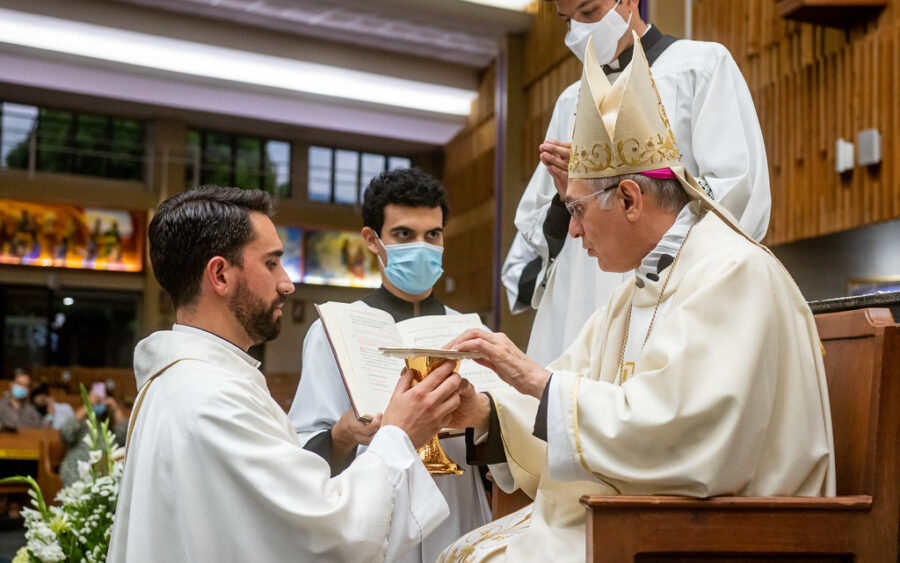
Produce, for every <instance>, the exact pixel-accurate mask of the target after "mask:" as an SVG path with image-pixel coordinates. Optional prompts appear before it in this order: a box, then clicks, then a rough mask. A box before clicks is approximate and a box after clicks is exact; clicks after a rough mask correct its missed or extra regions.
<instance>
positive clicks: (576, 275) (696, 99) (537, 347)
mask: <svg viewBox="0 0 900 563" xmlns="http://www.w3.org/2000/svg"><path fill="white" fill-rule="evenodd" d="M651 69H652V71H653V78H654V80H655V81H656V86H657V88H658V90H659V95H660V97H661V99H662V102H663V106H664V107H665V108H666V113H667V114H668V117H669V121H670V123H671V127H672V131H673V132H674V134H675V140H676V142H677V143H678V147H679V148H680V149H681V150H682V151H683V153H684V154H683V157H682V159H681V160H682V162H683V163H684V166H685V168H687V170H688V171H689V172H690V173H691V174H692V175H693V176H694V177H695V178H697V179H698V180H700V181H701V183H705V184H706V185H708V187H709V188H710V190H711V191H712V194H713V197H714V199H716V200H717V201H719V202H720V203H722V204H723V205H724V206H725V207H726V208H727V209H728V210H729V211H731V213H732V214H733V215H734V216H735V217H736V218H737V219H738V220H739V221H740V223H741V226H742V227H743V228H744V230H745V231H747V232H748V233H749V234H750V235H751V236H752V237H753V238H754V239H756V240H762V238H763V237H764V236H765V234H766V230H767V228H768V224H769V211H770V207H771V198H770V194H769V171H768V164H767V161H766V150H765V145H764V144H763V138H762V132H761V130H760V127H759V121H758V119H757V116H756V109H755V107H754V105H753V99H752V98H751V96H750V91H749V89H748V88H747V84H746V82H745V81H744V78H743V76H742V75H741V72H740V69H739V68H738V66H737V64H735V62H734V59H733V58H732V57H731V54H730V53H729V52H728V50H727V49H726V48H725V47H724V46H722V45H720V44H718V43H711V42H705V41H689V40H680V41H676V42H675V43H673V44H672V45H670V46H669V47H668V48H667V49H666V50H665V51H663V53H662V54H661V55H660V56H659V58H658V59H657V60H656V61H655V62H654V63H653V65H652V66H651ZM580 85H581V82H580V81H579V82H576V83H574V84H572V85H571V86H569V87H568V88H566V90H565V91H563V93H562V94H561V95H560V96H559V99H558V100H557V102H556V106H555V107H554V108H553V114H552V117H551V119H550V125H549V127H548V129H547V135H546V137H545V138H547V139H555V140H559V141H566V142H570V141H571V140H572V129H573V124H574V117H575V105H576V103H577V101H578V91H579V88H580ZM556 193H557V192H556V188H555V186H554V184H553V179H552V178H551V176H550V174H549V173H548V172H547V169H546V167H545V166H544V165H543V164H538V166H537V168H536V170H535V172H534V175H533V176H532V177H531V181H530V182H529V183H528V186H527V187H526V188H525V192H524V194H523V195H522V198H521V200H520V201H519V206H518V209H517V211H516V218H515V224H516V228H517V229H518V232H517V234H516V237H515V239H514V241H513V244H512V246H511V248H510V250H509V253H508V255H507V257H506V261H505V262H504V265H503V272H502V281H503V284H504V286H505V287H506V290H507V296H508V298H509V303H510V307H511V309H512V310H513V312H514V313H515V312H521V311H524V310H526V309H527V307H528V306H527V305H524V304H522V303H518V302H517V298H518V297H519V280H520V278H521V277H522V273H523V270H524V269H525V267H526V265H527V264H529V263H531V262H532V261H534V260H535V259H536V258H539V257H540V258H541V261H540V264H541V268H540V272H539V274H538V275H537V282H536V283H535V287H534V293H533V296H532V298H531V303H530V305H531V307H533V308H534V309H537V315H536V316H535V320H534V325H533V327H532V331H531V338H530V339H529V342H528V350H527V353H528V356H529V357H530V358H532V359H533V360H534V361H536V362H538V363H539V364H541V365H547V364H548V363H550V362H551V361H553V360H554V359H556V358H557V357H559V355H560V354H562V352H563V351H564V350H565V349H566V348H567V347H568V345H569V344H571V343H572V341H573V340H574V339H575V336H576V335H577V334H578V333H579V332H580V331H581V327H582V326H584V323H585V322H586V321H587V319H588V318H589V317H590V316H591V314H593V313H594V312H595V311H597V309H599V308H600V307H602V306H603V305H605V304H606V302H607V301H608V300H609V297H610V295H612V292H613V290H614V289H615V288H616V287H617V286H618V285H619V284H620V283H622V281H623V280H624V279H625V278H626V277H630V275H631V274H630V273H629V274H619V273H607V272H603V271H601V270H600V269H598V268H597V261H596V259H594V258H591V257H590V256H588V254H587V252H586V251H585V250H584V249H583V248H582V246H581V241H579V240H576V239H572V238H571V237H569V236H566V237H565V243H564V244H563V247H562V250H561V251H560V252H559V255H558V256H556V257H555V258H554V259H553V260H551V259H550V256H549V247H548V243H547V238H546V235H545V233H544V222H545V219H546V218H547V212H548V210H549V209H550V202H551V200H552V199H553V196H555V195H556Z"/></svg>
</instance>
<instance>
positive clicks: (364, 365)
mask: <svg viewBox="0 0 900 563" xmlns="http://www.w3.org/2000/svg"><path fill="white" fill-rule="evenodd" d="M317 309H318V310H319V316H320V317H322V323H323V324H324V325H325V332H326V333H327V335H328V339H329V340H330V341H331V346H332V349H333V350H334V354H335V358H337V361H338V366H339V367H340V368H341V375H342V376H343V378H344V385H345V386H346V387H347V393H348V394H349V395H350V400H351V403H352V404H353V408H354V409H355V410H356V415H357V417H359V418H366V419H371V418H372V417H373V416H374V415H375V414H376V413H379V412H384V409H385V408H387V405H388V402H389V401H390V398H391V394H392V393H393V392H394V387H396V385H397V380H398V379H400V372H401V371H402V370H403V367H404V362H403V360H401V359H398V358H389V357H387V356H385V355H383V354H382V353H381V352H380V351H379V350H378V348H379V347H381V346H403V339H402V337H401V336H400V333H399V332H398V330H397V325H396V324H394V319H393V318H392V317H391V315H390V314H388V313H386V312H384V311H382V310H380V309H375V308H372V307H366V306H364V305H352V304H348V303H335V302H329V303H325V304H324V305H318V306H317Z"/></svg>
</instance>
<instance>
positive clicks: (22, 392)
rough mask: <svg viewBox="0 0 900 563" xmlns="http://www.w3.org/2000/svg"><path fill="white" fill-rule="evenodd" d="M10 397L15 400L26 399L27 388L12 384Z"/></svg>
mask: <svg viewBox="0 0 900 563" xmlns="http://www.w3.org/2000/svg"><path fill="white" fill-rule="evenodd" d="M12 396H13V397H15V398H16V399H25V398H27V397H28V388H27V387H23V386H21V385H17V384H15V383H14V384H13V386H12Z"/></svg>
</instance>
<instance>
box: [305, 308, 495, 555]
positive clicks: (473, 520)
mask: <svg viewBox="0 0 900 563" xmlns="http://www.w3.org/2000/svg"><path fill="white" fill-rule="evenodd" d="M354 304H355V305H359V306H362V307H367V306H368V305H367V304H366V303H364V302H363V301H357V302H355V303H354ZM445 312H446V314H448V315H458V314H459V313H458V312H457V311H454V310H453V309H450V308H449V307H446V306H445ZM349 408H350V398H349V397H348V396H347V390H346V389H345V387H344V384H343V381H342V380H341V373H340V370H339V369H338V365H337V361H336V360H335V359H334V353H333V352H332V351H331V346H330V345H329V343H328V337H327V336H326V335H325V330H324V329H323V328H322V321H321V320H317V321H316V322H314V323H313V324H312V326H310V328H309V331H308V332H307V334H306V338H305V339H304V340H303V368H302V374H301V376H300V384H299V385H298V386H297V394H296V396H295V397H294V402H293V403H292V404H291V410H290V413H289V415H288V416H289V417H290V419H291V423H292V424H293V425H294V428H295V430H296V431H297V435H298V437H299V438H300V442H301V443H303V444H306V442H307V441H309V440H310V439H311V438H313V437H314V436H316V435H318V434H319V433H321V432H324V431H327V430H328V429H330V428H331V427H333V426H334V424H335V423H336V422H337V420H338V419H339V418H340V417H341V415H343V414H344V413H345V412H346V411H347V410H348V409H349ZM441 446H442V447H443V448H444V451H445V452H446V453H447V455H448V456H450V459H452V460H453V461H455V462H456V463H458V464H459V465H460V466H462V467H463V468H464V469H465V473H464V474H462V475H436V476H435V477H434V480H435V484H436V485H437V487H438V488H439V489H440V491H441V493H442V494H443V496H444V499H445V500H446V501H447V505H448V506H449V507H450V516H449V518H447V520H445V521H444V522H443V523H442V524H441V525H440V526H438V527H437V529H436V530H434V531H433V532H432V533H431V534H430V535H428V537H426V538H425V539H424V540H423V541H422V543H421V544H420V545H419V546H417V547H416V548H414V549H411V550H410V551H409V552H408V553H407V554H406V555H405V556H404V557H403V558H402V559H401V560H400V562H401V563H431V562H432V561H434V560H435V559H436V558H437V556H438V555H439V554H440V553H441V551H443V550H444V548H445V547H447V546H448V545H450V543H451V542H453V541H454V540H456V538H458V537H459V536H460V535H462V534H464V533H466V532H468V531H469V530H473V529H475V528H477V527H479V526H481V525H483V524H485V523H486V522H488V521H489V520H490V519H491V511H490V507H489V506H488V503H487V496H486V495H485V492H484V484H483V483H482V482H481V476H480V474H479V472H478V468H477V467H475V466H469V465H466V463H465V461H466V444H465V438H464V437H463V436H454V437H449V438H442V439H441ZM366 449H367V448H366V447H365V446H358V447H357V455H360V454H362V453H363V452H365V451H366Z"/></svg>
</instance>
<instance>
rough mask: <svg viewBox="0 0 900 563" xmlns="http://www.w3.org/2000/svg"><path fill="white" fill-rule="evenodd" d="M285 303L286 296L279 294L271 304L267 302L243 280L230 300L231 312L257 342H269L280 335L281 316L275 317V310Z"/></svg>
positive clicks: (248, 334) (239, 282)
mask: <svg viewBox="0 0 900 563" xmlns="http://www.w3.org/2000/svg"><path fill="white" fill-rule="evenodd" d="M282 303H284V296H283V295H279V296H278V297H277V298H276V299H275V301H274V302H272V304H271V305H266V302H265V301H263V299H262V298H261V297H259V296H257V295H255V294H254V293H253V292H251V291H250V290H249V289H247V286H246V285H244V282H243V281H242V280H240V281H238V284H237V291H236V292H235V294H234V296H233V297H232V298H231V300H230V301H229V302H228V306H229V307H230V308H231V312H232V313H234V316H235V317H236V318H237V320H238V322H239V323H241V326H243V327H244V330H245V331H246V332H247V336H249V337H250V339H251V340H253V342H254V343H255V344H260V343H262V342H268V341H269V340H274V339H275V338H277V337H278V334H279V333H280V332H281V318H282V317H278V318H277V319H276V318H275V310H276V309H277V308H278V305H281V304H282Z"/></svg>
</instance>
